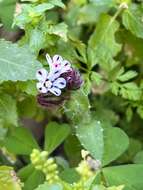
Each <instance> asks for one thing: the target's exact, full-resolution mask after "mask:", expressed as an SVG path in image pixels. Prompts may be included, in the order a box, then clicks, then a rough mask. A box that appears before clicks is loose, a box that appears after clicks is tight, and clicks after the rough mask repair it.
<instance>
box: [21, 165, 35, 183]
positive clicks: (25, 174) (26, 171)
mask: <svg viewBox="0 0 143 190" xmlns="http://www.w3.org/2000/svg"><path fill="white" fill-rule="evenodd" d="M34 170H35V169H34V166H33V165H32V164H29V165H27V166H25V167H23V168H21V169H20V170H19V171H18V176H19V177H20V179H21V181H22V182H24V181H26V180H27V179H28V178H29V176H30V175H31V174H32V173H33V172H34Z"/></svg>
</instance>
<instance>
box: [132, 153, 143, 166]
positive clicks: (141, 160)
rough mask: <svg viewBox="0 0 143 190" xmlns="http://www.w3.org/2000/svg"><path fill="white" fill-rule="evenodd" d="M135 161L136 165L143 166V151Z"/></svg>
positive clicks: (137, 155)
mask: <svg viewBox="0 0 143 190" xmlns="http://www.w3.org/2000/svg"><path fill="white" fill-rule="evenodd" d="M133 161H134V163H135V164H143V150H142V151H140V152H138V153H137V154H136V156H135V157H134V160H133Z"/></svg>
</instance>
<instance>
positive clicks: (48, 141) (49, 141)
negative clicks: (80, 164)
mask: <svg viewBox="0 0 143 190" xmlns="http://www.w3.org/2000/svg"><path fill="white" fill-rule="evenodd" d="M69 133H70V127H69V125H67V124H64V123H62V124H59V123H56V122H50V123H49V124H48V125H47V127H46V130H45V150H46V151H48V153H49V154H50V153H51V152H52V151H53V150H55V149H56V148H57V147H58V146H59V145H60V144H61V143H62V142H63V141H64V140H65V139H66V137H67V136H68V135H69Z"/></svg>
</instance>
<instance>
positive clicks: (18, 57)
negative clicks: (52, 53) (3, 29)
mask: <svg viewBox="0 0 143 190" xmlns="http://www.w3.org/2000/svg"><path fill="white" fill-rule="evenodd" d="M0 52H1V53H0V81H8V80H10V81H18V80H19V81H26V80H32V79H35V72H36V71H37V69H39V68H40V67H41V64H40V63H39V62H38V61H36V59H35V57H34V56H33V55H32V53H30V51H29V50H28V49H27V48H26V47H21V48H20V47H18V45H17V44H12V43H10V42H7V41H4V40H1V41H0Z"/></svg>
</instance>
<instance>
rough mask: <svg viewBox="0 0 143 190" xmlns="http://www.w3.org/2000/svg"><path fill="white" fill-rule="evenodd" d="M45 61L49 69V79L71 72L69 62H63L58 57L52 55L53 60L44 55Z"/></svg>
mask: <svg viewBox="0 0 143 190" xmlns="http://www.w3.org/2000/svg"><path fill="white" fill-rule="evenodd" d="M46 59H47V62H48V64H49V67H50V73H49V78H51V77H52V78H58V77H59V76H60V75H61V74H63V73H66V72H68V71H70V70H71V64H70V62H69V61H67V60H64V59H63V58H62V57H61V56H60V55H54V56H53V58H52V59H51V57H50V56H49V54H46Z"/></svg>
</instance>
